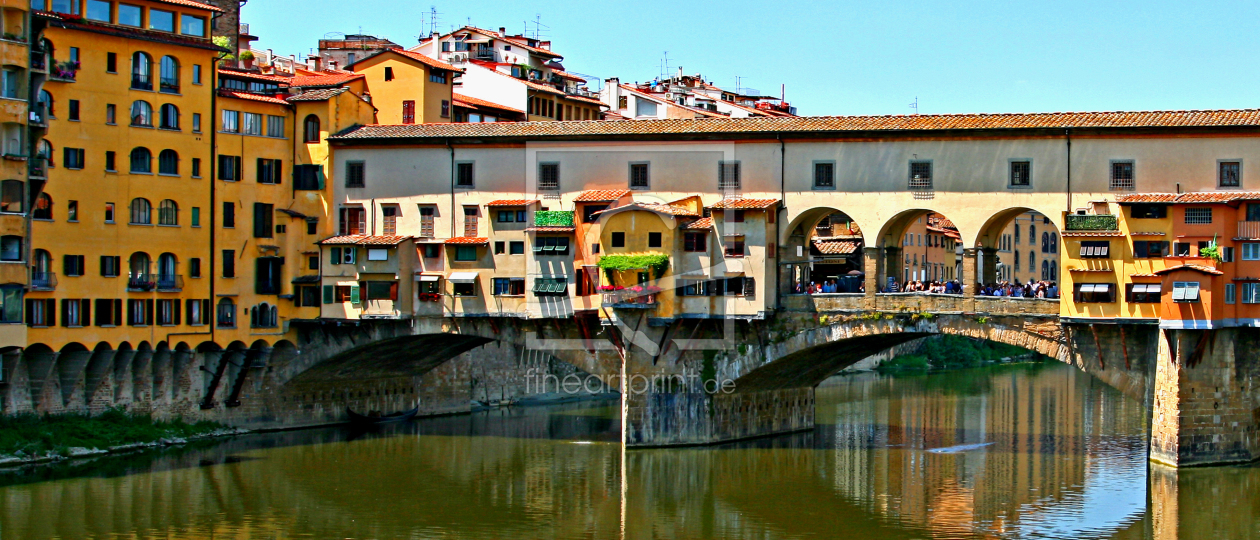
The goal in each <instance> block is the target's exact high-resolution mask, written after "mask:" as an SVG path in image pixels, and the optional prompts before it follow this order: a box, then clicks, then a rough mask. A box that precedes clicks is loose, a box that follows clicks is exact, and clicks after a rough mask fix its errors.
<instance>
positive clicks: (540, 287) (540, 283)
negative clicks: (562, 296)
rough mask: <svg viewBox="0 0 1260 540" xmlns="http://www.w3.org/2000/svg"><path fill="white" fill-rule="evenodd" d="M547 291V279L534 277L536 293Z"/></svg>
mask: <svg viewBox="0 0 1260 540" xmlns="http://www.w3.org/2000/svg"><path fill="white" fill-rule="evenodd" d="M546 292H547V280H545V279H543V278H535V279H534V294H539V293H546Z"/></svg>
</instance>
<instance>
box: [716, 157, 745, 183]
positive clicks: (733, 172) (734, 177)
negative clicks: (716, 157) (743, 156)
mask: <svg viewBox="0 0 1260 540" xmlns="http://www.w3.org/2000/svg"><path fill="white" fill-rule="evenodd" d="M739 165H740V163H739V162H738V161H723V162H721V163H718V189H720V190H728V189H740V171H739V168H740V167H739Z"/></svg>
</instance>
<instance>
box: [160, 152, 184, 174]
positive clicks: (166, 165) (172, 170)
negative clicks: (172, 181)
mask: <svg viewBox="0 0 1260 540" xmlns="http://www.w3.org/2000/svg"><path fill="white" fill-rule="evenodd" d="M158 174H165V175H169V176H178V175H179V154H177V153H176V152H175V151H174V150H171V149H169V148H167V149H166V150H163V151H162V152H161V153H159V154H158Z"/></svg>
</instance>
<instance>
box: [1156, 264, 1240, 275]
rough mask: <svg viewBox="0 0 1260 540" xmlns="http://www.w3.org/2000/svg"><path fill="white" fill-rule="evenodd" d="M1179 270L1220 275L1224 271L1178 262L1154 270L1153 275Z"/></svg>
mask: <svg viewBox="0 0 1260 540" xmlns="http://www.w3.org/2000/svg"><path fill="white" fill-rule="evenodd" d="M1181 270H1193V271H1195V272H1200V273H1203V274H1207V275H1210V276H1220V275H1224V274H1225V272H1222V271H1220V270H1217V269H1215V268H1212V267H1211V266H1203V265H1201V264H1179V265H1177V266H1172V267H1168V268H1165V269H1163V270H1156V271H1155V275H1157V276H1162V275H1164V274H1171V273H1173V272H1179V271H1181Z"/></svg>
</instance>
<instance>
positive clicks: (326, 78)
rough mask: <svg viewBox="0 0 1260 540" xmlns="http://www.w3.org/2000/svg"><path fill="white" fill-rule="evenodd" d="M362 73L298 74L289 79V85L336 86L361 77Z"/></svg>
mask: <svg viewBox="0 0 1260 540" xmlns="http://www.w3.org/2000/svg"><path fill="white" fill-rule="evenodd" d="M364 77H365V75H364V74H362V73H325V74H323V75H299V76H297V77H292V78H290V79H289V86H293V87H298V86H305V87H310V86H338V85H342V84H345V83H348V82H350V81H353V80H357V79H362V78H364Z"/></svg>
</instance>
